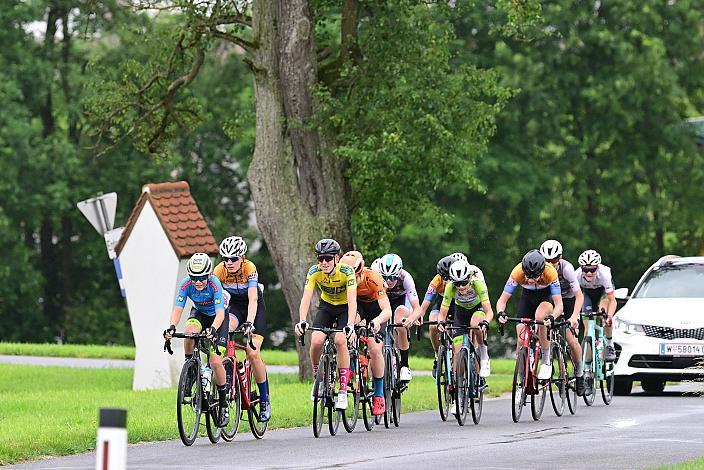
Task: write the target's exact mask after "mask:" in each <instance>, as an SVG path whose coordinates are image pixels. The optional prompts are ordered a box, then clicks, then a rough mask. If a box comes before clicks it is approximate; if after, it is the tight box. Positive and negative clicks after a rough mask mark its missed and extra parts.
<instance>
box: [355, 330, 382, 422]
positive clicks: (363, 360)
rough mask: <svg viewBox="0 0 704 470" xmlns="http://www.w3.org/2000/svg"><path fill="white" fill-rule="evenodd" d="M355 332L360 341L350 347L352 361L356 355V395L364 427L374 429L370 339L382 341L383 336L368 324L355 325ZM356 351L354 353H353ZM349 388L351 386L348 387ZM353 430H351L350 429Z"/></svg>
mask: <svg viewBox="0 0 704 470" xmlns="http://www.w3.org/2000/svg"><path fill="white" fill-rule="evenodd" d="M355 332H356V333H357V338H359V343H358V345H357V347H356V348H352V349H350V363H352V355H353V354H354V356H355V362H354V363H355V364H356V366H355V375H356V376H357V380H356V390H357V392H356V396H357V397H359V398H358V400H359V405H358V407H359V408H361V410H362V419H363V421H364V428H365V429H366V430H367V431H371V430H372V429H374V425H375V424H376V419H375V416H374V414H373V412H372V411H373V409H374V378H373V374H372V372H371V368H370V364H369V361H370V356H369V345H368V343H369V341H376V342H377V343H380V342H381V336H380V335H378V334H376V333H374V332H373V330H372V329H371V328H369V327H367V326H355ZM353 351H354V353H353ZM348 389H349V387H348ZM350 432H351V431H350Z"/></svg>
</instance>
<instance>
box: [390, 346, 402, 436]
mask: <svg viewBox="0 0 704 470" xmlns="http://www.w3.org/2000/svg"><path fill="white" fill-rule="evenodd" d="M400 364H401V353H400V352H398V349H395V350H394V363H393V367H392V368H391V373H392V374H393V375H394V387H393V389H392V398H393V419H394V426H396V427H398V425H399V424H401V367H400Z"/></svg>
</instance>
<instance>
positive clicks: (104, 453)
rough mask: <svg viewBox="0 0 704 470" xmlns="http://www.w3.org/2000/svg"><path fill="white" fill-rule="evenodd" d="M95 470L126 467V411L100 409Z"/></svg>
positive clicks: (117, 469)
mask: <svg viewBox="0 0 704 470" xmlns="http://www.w3.org/2000/svg"><path fill="white" fill-rule="evenodd" d="M95 451H96V452H95V454H96V458H95V469H96V470H124V469H125V468H126V467H127V410H123V409H115V408H101V409H100V418H99V420H98V438H97V442H96V447H95Z"/></svg>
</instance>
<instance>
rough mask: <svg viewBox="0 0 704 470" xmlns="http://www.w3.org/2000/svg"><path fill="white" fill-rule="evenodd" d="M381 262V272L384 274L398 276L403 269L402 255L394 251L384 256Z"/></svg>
mask: <svg viewBox="0 0 704 470" xmlns="http://www.w3.org/2000/svg"><path fill="white" fill-rule="evenodd" d="M379 264H380V266H379V272H380V273H381V275H382V276H398V275H399V273H400V272H401V270H402V269H403V261H402V260H401V257H400V256H399V255H396V254H394V253H389V254H387V255H384V256H382V257H381V260H380V261H379Z"/></svg>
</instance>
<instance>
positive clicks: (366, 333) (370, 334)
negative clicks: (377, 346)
mask: <svg viewBox="0 0 704 470" xmlns="http://www.w3.org/2000/svg"><path fill="white" fill-rule="evenodd" d="M354 330H355V333H357V334H358V335H359V336H363V337H365V338H374V341H376V342H377V343H381V341H382V338H381V335H380V334H379V333H375V332H374V330H373V329H372V328H371V327H369V326H367V325H363V326H359V325H355V326H354ZM362 331H364V333H362Z"/></svg>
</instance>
